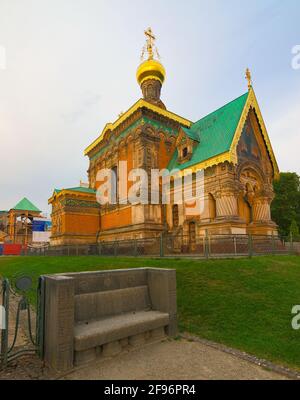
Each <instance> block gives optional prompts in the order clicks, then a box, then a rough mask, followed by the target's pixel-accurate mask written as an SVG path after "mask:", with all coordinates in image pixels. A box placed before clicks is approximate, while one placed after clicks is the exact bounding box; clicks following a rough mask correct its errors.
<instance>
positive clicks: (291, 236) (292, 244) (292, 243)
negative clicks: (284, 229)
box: [290, 232, 294, 254]
mask: <svg viewBox="0 0 300 400" xmlns="http://www.w3.org/2000/svg"><path fill="white" fill-rule="evenodd" d="M293 251H294V241H293V233H292V232H291V234H290V253H291V254H293Z"/></svg>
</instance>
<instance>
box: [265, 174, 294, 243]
mask: <svg viewBox="0 0 300 400" xmlns="http://www.w3.org/2000/svg"><path fill="white" fill-rule="evenodd" d="M274 190H275V199H274V201H273V203H272V218H273V220H274V221H275V222H276V223H277V224H278V226H279V233H280V235H282V236H289V235H290V232H291V228H292V229H295V230H296V229H297V228H299V226H300V177H299V176H298V175H297V174H296V173H295V172H282V173H281V174H280V179H279V180H278V181H276V182H274ZM293 221H294V222H293Z"/></svg>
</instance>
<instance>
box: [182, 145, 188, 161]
mask: <svg viewBox="0 0 300 400" xmlns="http://www.w3.org/2000/svg"><path fill="white" fill-rule="evenodd" d="M187 155H188V148H187V147H185V148H184V149H183V150H182V157H183V158H186V157H187Z"/></svg>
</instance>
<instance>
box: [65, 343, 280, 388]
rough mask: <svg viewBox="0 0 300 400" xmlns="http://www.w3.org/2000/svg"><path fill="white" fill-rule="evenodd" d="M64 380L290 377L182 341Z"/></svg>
mask: <svg viewBox="0 0 300 400" xmlns="http://www.w3.org/2000/svg"><path fill="white" fill-rule="evenodd" d="M64 379H69V380H82V379H88V380H107V379H108V380H109V379H111V380H115V379H124V380H135V379H145V380H151V379H157V380H171V379H175V380H188V379H196V380H217V379H221V380H230V379H234V380H241V379H246V380H274V379H280V380H284V379H287V377H286V376H284V375H281V374H278V373H275V372H271V371H268V370H266V369H264V368H262V367H260V366H258V365H255V364H253V363H251V362H249V361H246V360H243V359H241V358H239V357H236V356H234V355H231V354H227V353H225V352H223V351H221V350H217V349H214V348H212V347H210V346H207V345H205V344H202V343H199V342H192V341H188V340H185V339H181V340H166V341H164V342H160V343H154V344H151V345H148V346H146V347H143V348H140V349H137V350H135V351H131V352H129V353H123V354H121V355H119V356H117V357H116V358H110V359H103V360H98V361H96V362H94V363H93V364H90V365H88V366H86V367H84V368H81V369H78V370H77V371H74V372H72V373H71V374H69V375H68V376H66V377H64Z"/></svg>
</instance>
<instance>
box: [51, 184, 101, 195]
mask: <svg viewBox="0 0 300 400" xmlns="http://www.w3.org/2000/svg"><path fill="white" fill-rule="evenodd" d="M62 190H70V191H72V192H80V193H91V194H94V193H96V190H94V189H91V188H85V187H81V186H78V187H74V188H67V189H54V193H60V192H61V191H62Z"/></svg>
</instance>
